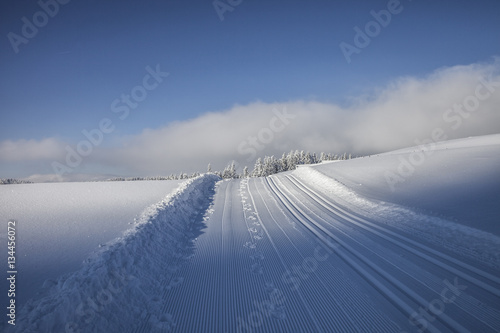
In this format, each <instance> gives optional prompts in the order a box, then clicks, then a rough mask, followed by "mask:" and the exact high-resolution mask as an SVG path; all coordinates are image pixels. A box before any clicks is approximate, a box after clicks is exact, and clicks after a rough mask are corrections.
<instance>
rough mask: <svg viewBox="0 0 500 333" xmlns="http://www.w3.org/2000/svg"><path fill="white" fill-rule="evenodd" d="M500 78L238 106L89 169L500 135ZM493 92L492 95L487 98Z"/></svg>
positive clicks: (471, 75) (44, 153)
mask: <svg viewBox="0 0 500 333" xmlns="http://www.w3.org/2000/svg"><path fill="white" fill-rule="evenodd" d="M499 72H500V59H499V58H496V59H495V60H494V61H493V62H491V63H487V64H473V65H469V66H456V67H451V68H442V69H439V70H436V71H435V72H434V73H432V74H430V75H428V76H426V77H420V78H415V77H406V78H400V79H398V80H395V81H394V82H392V83H391V84H389V85H387V86H386V87H383V88H377V89H374V91H373V92H372V94H371V95H370V96H363V97H359V98H355V99H353V100H352V103H351V105H350V106H348V107H341V106H338V105H335V104H327V103H320V102H316V101H293V102H289V103H262V102H256V103H252V104H249V105H244V106H241V105H237V106H234V107H233V108H231V109H230V110H226V111H221V112H212V113H207V114H204V115H201V116H199V117H197V118H195V119H191V120H187V121H181V122H175V123H171V124H169V125H167V126H165V127H161V128H158V129H145V130H143V132H142V133H140V134H138V135H135V136H131V137H126V138H121V139H120V140H118V142H121V145H120V146H114V147H96V148H95V149H94V151H93V153H92V154H91V155H90V156H88V157H85V158H84V163H83V164H82V165H85V163H87V164H90V165H93V166H94V167H93V170H94V171H95V170H96V166H99V165H101V166H102V167H103V169H105V170H107V172H108V173H109V170H113V169H116V170H120V172H124V171H125V172H127V173H129V174H130V175H142V176H144V175H167V174H169V173H171V172H175V173H178V172H180V171H184V172H193V171H204V170H205V168H206V164H207V163H208V162H212V164H213V165H214V167H215V168H221V167H223V166H224V165H225V163H227V162H228V161H230V160H233V159H234V160H237V161H238V162H240V164H242V165H245V164H247V165H249V166H250V167H252V166H253V163H254V159H251V158H250V157H253V156H251V155H252V154H251V153H250V148H251V147H252V146H253V147H257V146H255V142H257V144H258V145H259V146H258V148H259V149H257V148H256V149H255V151H256V152H258V154H259V155H261V156H262V155H264V154H266V155H271V154H274V155H278V154H281V153H282V152H285V151H289V150H291V149H299V150H309V151H315V152H318V153H319V152H321V151H328V152H336V153H343V152H350V153H353V154H367V153H375V152H383V151H388V150H392V149H397V148H402V147H407V146H412V145H415V141H416V140H417V139H418V140H423V139H427V138H430V136H431V132H432V131H433V130H434V129H435V128H441V129H442V130H443V132H444V133H445V135H446V136H447V137H448V138H449V139H453V138H460V137H466V136H472V135H483V134H492V133H500V75H499ZM481 78H483V80H484V79H486V80H488V81H490V84H489V85H488V87H485V86H484V84H483V85H482V86H481V81H480V79H481ZM478 86H481V87H480V88H479V92H480V93H481V96H482V99H481V100H480V99H477V98H476V100H477V101H478V103H479V104H478V105H477V108H476V109H475V110H474V111H471V112H469V111H467V110H465V111H462V112H463V113H462V115H460V114H459V113H457V112H454V111H453V110H450V108H452V107H453V106H454V104H463V103H464V102H466V101H468V102H471V101H474V98H475V97H474V96H475V94H476V93H477V91H476V90H477V89H478ZM488 89H490V90H493V92H491V91H490V90H488ZM486 93H489V96H488V97H487V98H483V97H484V95H485V94H486ZM284 108H286V110H287V113H289V114H292V115H293V116H294V118H293V119H288V122H289V123H288V124H287V125H286V126H284V127H283V126H281V125H282V122H280V121H279V119H278V120H274V121H273V119H274V118H276V114H275V112H276V111H273V110H278V111H282V110H284ZM273 129H274V130H273ZM259 134H260V139H259ZM271 136H272V140H270V138H271ZM252 138H257V139H256V140H257V141H255V139H252ZM252 140H253V141H252ZM61 147H62V145H61V143H59V142H57V141H56V140H54V139H46V140H43V141H41V142H35V141H33V140H30V141H18V142H17V143H12V142H10V141H7V142H2V143H0V159H2V160H4V161H22V160H23V159H24V160H33V159H47V158H49V157H50V158H54V159H56V156H59V157H58V158H59V159H60V160H61V162H64V157H61V156H60V153H61V151H63V152H64V150H63V149H62V148H61ZM242 147H243V148H242ZM260 148H262V149H260ZM249 159H250V161H249ZM78 172H81V170H77V169H75V173H78Z"/></svg>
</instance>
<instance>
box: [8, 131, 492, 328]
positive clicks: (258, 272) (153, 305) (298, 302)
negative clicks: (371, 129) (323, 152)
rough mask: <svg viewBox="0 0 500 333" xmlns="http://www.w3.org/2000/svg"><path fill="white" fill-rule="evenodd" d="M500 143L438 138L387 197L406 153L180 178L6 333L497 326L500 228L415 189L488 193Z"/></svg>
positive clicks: (450, 197)
mask: <svg viewBox="0 0 500 333" xmlns="http://www.w3.org/2000/svg"><path fill="white" fill-rule="evenodd" d="M497 140H498V137H497V136H490V137H483V138H471V139H468V140H465V141H462V142H449V143H446V144H444V143H443V144H439V145H437V146H441V147H442V149H437V148H436V149H434V150H433V152H434V154H433V155H431V156H429V158H428V159H426V161H425V163H421V164H420V165H418V168H415V170H414V172H413V173H411V174H408V175H407V176H406V178H405V179H406V180H405V181H404V182H401V183H398V184H397V185H398V186H397V187H395V191H392V190H391V189H390V188H388V185H387V182H386V177H385V173H386V171H391V170H393V168H394V167H395V168H396V170H397V167H398V166H397V164H396V166H394V164H393V162H396V163H398V162H400V159H399V157H401V156H402V157H407V158H410V157H409V156H410V155H409V154H411V153H412V152H413V151H414V150H415V149H410V150H407V151H399V152H392V153H388V154H383V155H380V156H377V157H366V158H362V159H357V160H351V161H342V162H334V163H326V164H322V165H315V166H303V167H300V168H299V169H297V170H296V171H294V172H287V173H282V174H278V175H273V176H271V177H267V178H250V179H237V180H225V181H220V182H218V180H219V179H218V178H217V177H216V176H213V175H204V176H201V177H199V178H196V179H194V180H190V181H188V182H187V183H185V184H184V185H182V186H181V188H180V189H179V190H178V191H176V192H175V193H174V194H173V195H171V196H170V197H169V198H167V199H165V200H164V201H162V202H160V203H159V204H157V205H154V206H151V207H150V208H149V209H148V210H147V211H145V213H144V214H143V215H142V217H141V218H140V220H139V223H138V225H137V226H136V228H135V229H134V230H133V231H130V232H129V233H128V234H127V235H126V236H125V237H123V238H122V239H119V240H118V241H115V242H113V243H110V244H108V245H106V246H105V247H104V248H103V249H102V251H101V252H99V253H96V255H95V256H94V257H93V258H92V259H91V260H89V261H88V262H87V263H86V264H85V265H84V266H83V267H82V268H81V269H79V270H78V271H76V272H74V273H71V274H67V275H65V276H61V277H59V278H58V279H57V280H56V281H54V283H53V284H52V285H47V286H46V288H45V289H44V292H43V295H39V296H38V297H37V298H35V299H33V300H31V301H29V302H28V304H27V305H26V306H25V307H23V308H22V310H21V312H20V313H19V318H18V320H19V321H18V322H19V326H17V327H16V330H14V331H19V332H123V331H125V332H134V333H145V332H231V333H232V332H443V333H444V332H498V331H500V278H499V277H500V252H499V250H498V249H499V248H500V238H499V237H498V236H497V235H495V234H494V233H492V232H488V231H486V230H484V229H485V228H483V230H480V229H478V228H473V227H471V225H474V226H482V224H481V222H482V221H481V220H480V219H479V218H478V219H477V220H474V221H472V222H471V221H469V222H468V224H469V225H466V224H467V223H463V222H461V223H456V222H454V221H451V220H449V219H446V218H444V217H445V216H448V215H446V214H445V213H441V214H435V211H431V209H430V207H429V206H428V201H429V200H426V199H427V198H425V197H423V196H425V195H432V194H435V193H439V194H440V195H441V197H439V198H437V199H438V200H441V202H442V203H443V204H445V203H448V204H449V208H450V209H451V210H450V211H451V212H452V213H455V210H454V209H453V207H454V208H455V209H462V207H460V205H459V204H458V203H457V202H456V201H455V200H457V196H456V195H457V193H456V192H458V191H461V192H466V191H474V193H476V194H477V195H479V196H480V197H481V198H482V199H484V195H486V194H488V193H489V192H488V185H489V184H488V182H487V181H486V180H485V179H484V178H485V177H486V176H485V175H489V176H491V178H493V179H491V180H490V181H491V182H492V183H495V181H496V180H495V175H496V173H495V170H496V169H497V165H496V161H497V156H498V144H497V143H496V142H497ZM473 141H475V142H473ZM443 145H444V146H443ZM451 147H453V148H451ZM447 148H448V149H447ZM478 156H481V158H476V157H478ZM431 157H432V159H431ZM434 158H435V159H434ZM468 159H472V160H475V163H469V162H468ZM478 161H479V162H478ZM458 162H460V163H462V165H463V164H465V165H466V166H467V167H468V168H472V170H468V171H467V172H469V173H470V174H468V177H467V178H465V179H464V178H462V177H460V175H461V172H462V169H461V168H460V167H458V166H455V164H454V163H458ZM443 164H445V165H443ZM396 172H397V171H396ZM450 175H451V176H452V178H451V179H447V177H449V176H450ZM412 177H414V178H412ZM422 182H423V183H422ZM359 184H362V185H359ZM214 186H215V187H214ZM414 190H415V191H417V194H418V195H417V194H414V193H413V192H412V191H414ZM426 191H427V192H426ZM483 191H486V194H485V193H484V192H483ZM398 200H402V201H401V202H399V201H398ZM481 202H483V201H481ZM402 203H403V204H402ZM467 204H468V205H469V206H468V207H469V208H471V207H472V209H475V207H476V208H477V206H474V205H475V201H470V202H467ZM486 206H488V205H486ZM488 207H489V206H488ZM488 209H491V213H495V212H496V213H497V214H498V213H499V211H498V209H496V210H495V208H494V207H489V208H488ZM437 215H439V216H437ZM486 225H487V226H490V227H491V224H486ZM493 229H494V228H493ZM60 250H65V249H64V248H62V249H60Z"/></svg>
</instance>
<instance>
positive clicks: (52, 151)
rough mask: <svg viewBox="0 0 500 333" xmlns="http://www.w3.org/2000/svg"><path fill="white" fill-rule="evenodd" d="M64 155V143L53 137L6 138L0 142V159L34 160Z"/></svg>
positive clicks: (14, 160) (5, 160) (56, 157)
mask: <svg viewBox="0 0 500 333" xmlns="http://www.w3.org/2000/svg"><path fill="white" fill-rule="evenodd" d="M62 156H64V143H62V142H60V141H58V140H57V139H54V138H47V139H43V140H40V141H37V140H24V139H21V140H17V141H11V140H6V141H2V142H0V161H2V162H16V161H35V160H50V159H58V158H61V157H62Z"/></svg>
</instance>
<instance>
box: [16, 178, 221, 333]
mask: <svg viewBox="0 0 500 333" xmlns="http://www.w3.org/2000/svg"><path fill="white" fill-rule="evenodd" d="M219 180H220V178H219V177H218V176H216V175H213V174H205V175H202V176H199V177H197V178H193V179H190V180H188V181H186V182H184V183H182V184H181V185H180V186H179V188H178V189H177V190H176V191H174V192H173V193H172V194H170V195H169V196H167V197H166V198H165V199H164V200H162V201H161V202H159V203H157V204H155V205H152V206H150V207H148V208H146V209H145V210H144V212H143V214H142V215H141V217H140V218H139V220H138V221H136V225H135V226H134V228H132V229H131V230H128V231H127V232H126V233H125V234H124V235H123V237H121V238H119V239H117V240H115V241H114V242H112V243H110V244H108V245H105V246H104V247H103V248H102V249H101V250H100V251H99V252H98V253H96V254H95V255H94V256H93V257H91V258H89V259H88V260H86V261H85V263H84V265H83V267H82V268H81V269H80V270H78V271H76V272H74V273H71V274H68V275H65V276H62V277H60V278H59V279H58V280H57V281H46V282H45V284H44V289H43V290H42V291H41V292H40V293H39V295H38V296H37V298H36V299H32V300H30V301H28V302H27V304H26V305H25V306H24V307H23V308H22V309H21V310H20V312H19V314H18V318H17V319H18V320H16V326H15V327H11V329H13V330H12V331H14V332H67V333H70V332H71V333H72V332H110V331H128V330H131V329H133V328H134V327H135V325H137V324H139V323H141V322H144V321H148V322H149V323H150V324H151V326H152V327H154V328H155V329H157V330H162V329H167V330H168V329H169V328H173V327H175V323H174V322H173V321H172V316H170V315H169V314H168V313H163V312H162V306H161V302H160V300H161V296H162V295H161V294H162V292H163V291H165V290H169V289H171V288H173V287H175V286H177V285H178V284H180V283H182V279H181V278H179V277H176V272H177V270H178V268H179V266H180V265H181V264H182V262H183V261H185V260H186V259H187V258H189V257H190V256H191V255H192V254H193V252H194V246H193V240H194V239H195V238H196V237H198V235H200V234H201V233H202V231H201V230H202V229H203V228H204V226H205V225H204V222H203V215H204V214H205V213H206V210H207V208H208V207H209V205H210V202H211V200H212V196H213V194H214V186H215V183H216V182H217V181H219ZM123 314H127V315H123Z"/></svg>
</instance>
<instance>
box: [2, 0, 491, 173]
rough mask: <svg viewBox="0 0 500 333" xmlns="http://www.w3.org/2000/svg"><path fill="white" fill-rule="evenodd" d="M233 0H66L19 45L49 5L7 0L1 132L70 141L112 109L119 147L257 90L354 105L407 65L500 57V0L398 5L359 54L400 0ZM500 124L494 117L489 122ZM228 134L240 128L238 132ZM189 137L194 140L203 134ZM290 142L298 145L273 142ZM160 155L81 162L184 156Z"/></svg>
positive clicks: (109, 166) (410, 71)
mask: <svg viewBox="0 0 500 333" xmlns="http://www.w3.org/2000/svg"><path fill="white" fill-rule="evenodd" d="M53 1H55V0H53ZM42 2H44V3H50V2H51V1H45V0H42ZM61 2H63V1H61ZM221 3H224V4H226V5H227V4H228V3H233V4H237V5H236V6H234V7H232V11H226V12H224V14H223V17H224V20H222V21H221V20H220V17H219V15H218V13H217V11H216V9H215V8H214V5H213V3H212V1H207V0H204V1H200V0H193V1H165V0H162V1H142V2H141V1H131V0H128V1H106V2H103V1H75V0H73V1H70V2H68V3H67V4H64V5H61V4H59V10H58V13H57V14H55V15H54V17H50V18H49V19H48V23H47V24H46V25H44V26H42V27H40V28H39V29H38V33H37V34H36V35H35V36H34V37H33V38H27V41H28V42H27V43H26V44H19V45H18V46H17V47H18V52H17V53H16V52H15V47H13V45H12V43H11V42H10V41H9V38H8V34H9V33H15V34H17V35H20V36H21V35H22V31H21V30H22V27H23V24H24V23H23V21H22V18H23V17H26V18H28V20H29V21H30V22H33V15H35V14H36V13H37V12H39V11H41V10H42V9H41V7H40V5H39V4H38V3H37V2H36V1H15V0H6V1H2V3H1V4H0V13H1V14H0V15H1V18H0V31H1V34H2V36H4V37H3V38H2V39H1V42H0V77H1V80H0V115H1V118H0V124H1V125H0V144H3V145H4V146H5V145H6V144H7V143H8V144H10V146H12V147H13V146H15V145H16V144H20V143H23V142H25V141H30V140H31V141H30V142H32V143H33V142H34V144H35V143H36V144H39V143H40V142H42V141H43V140H52V141H51V142H52V143H54V142H56V143H57V144H54V149H60V148H61V147H64V146H65V145H75V144H77V143H78V142H79V140H82V139H84V137H83V136H82V133H81V132H82V130H84V129H87V130H90V129H92V128H96V127H97V126H98V124H99V121H100V120H101V119H103V118H109V119H111V120H112V121H113V124H114V125H115V129H114V131H113V133H111V134H109V135H106V136H105V137H104V139H103V142H102V144H100V147H96V148H100V149H101V148H102V149H104V148H106V147H107V148H108V149H114V150H115V151H116V150H118V149H121V148H124V147H126V146H127V142H130V140H132V141H133V140H135V139H137V136H140V135H142V134H144V130H145V129H150V130H162V129H163V128H167V129H168V128H170V130H172V126H175V124H183V123H185V122H192V121H196V119H199V118H200V117H203V116H204V115H206V114H207V112H212V113H218V112H221V113H223V114H224V112H226V113H227V112H229V111H230V110H233V109H234V108H235V107H237V106H238V105H239V106H249V105H255V103H261V104H259V105H269V106H271V105H272V106H273V107H275V106H276V105H278V104H279V105H286V103H291V102H295V101H306V102H317V103H324V104H329V105H336V106H339V107H343V108H345V110H344V111H343V112H346V113H347V112H354V111H352V109H351V106H352V103H353V100H354V101H356V100H358V99H359V98H360V96H371V97H370V98H373V93H374V91H378V90H380V89H382V90H383V89H386V88H387V87H388V86H391V84H393V83H394V82H397V80H400V79H401V78H408V77H412V78H415V79H423V80H425V78H426V77H428V76H429V75H431V74H432V73H434V72H435V71H437V70H440V69H442V68H450V67H453V66H468V65H471V64H487V65H488V64H489V65H491V64H492V63H495V64H497V62H495V60H493V59H494V58H495V57H496V56H498V55H500V42H499V41H500V3H499V2H498V1H494V0H492V1H451V0H450V1H426V0H418V1H417V0H413V1H409V0H402V1H400V4H399V6H397V8H399V11H400V12H399V13H398V14H392V15H391V21H390V23H389V24H388V25H387V26H386V27H381V29H380V32H379V33H378V34H377V35H376V36H374V37H372V38H371V42H370V44H369V45H368V46H367V47H365V48H362V49H360V52H359V53H358V54H353V55H352V57H351V63H348V62H347V61H346V58H345V57H344V55H343V53H342V52H341V49H340V47H339V44H340V43H341V42H346V43H349V44H352V45H354V40H353V39H354V36H355V31H354V30H353V28H354V27H355V26H358V27H360V28H361V29H362V30H363V29H364V27H365V25H366V24H367V23H368V22H370V21H373V20H374V18H373V17H372V15H371V14H370V12H371V11H372V10H374V11H375V12H379V11H380V10H387V8H388V3H391V2H390V1H389V2H388V1H326V0H324V1H323V0H315V1H286V2H285V1H273V0H266V1H247V0H243V1H236V0H233V1H231V2H227V1H221ZM238 3H239V4H238ZM394 3H395V4H397V1H396V2H394ZM394 3H393V4H394ZM157 65H159V67H160V68H161V70H162V71H164V72H168V73H169V76H168V77H166V78H165V79H164V80H163V82H161V83H160V84H159V85H158V87H157V88H155V89H154V90H152V91H148V95H147V97H146V98H145V99H144V100H143V101H141V102H140V103H138V104H139V105H138V106H137V108H135V109H133V110H131V111H130V115H129V116H128V117H127V118H126V119H124V120H123V121H121V120H119V119H118V116H117V114H116V113H113V112H112V110H111V106H110V105H111V104H112V102H113V101H114V100H115V99H117V98H120V96H121V95H122V94H130V93H131V90H132V89H133V88H134V87H136V86H137V85H139V84H141V83H142V82H143V78H144V76H145V75H146V74H147V73H148V72H147V70H146V67H148V66H149V67H150V68H155V67H156V66H157ZM495 66H496V65H495ZM495 66H494V67H495ZM495 68H496V67H495ZM377 96H378V95H377ZM242 112H243V111H242ZM245 112H246V113H242V115H241V116H242V117H248V118H252V117H253V115H252V108H249V109H248V110H246V111H245ZM341 117H342V115H339V117H338V119H341ZM265 123H266V119H265V118H264V119H263V124H265ZM256 126H257V125H256ZM258 129H259V127H258V126H257V127H256V128H255V129H254V131H258ZM249 131H250V132H251V130H249ZM491 131H495V129H491V128H488V129H487V131H486V132H491ZM474 133H476V132H474ZM184 134H185V135H186V136H190V135H191V136H192V135H194V133H184ZM477 134H482V133H481V132H480V131H479V133H477ZM134 138H135V139H134ZM23 140H24V141H23ZM227 140H240V141H241V139H240V138H235V137H234V136H228V137H227ZM188 141H189V140H186V143H185V145H186V149H185V151H189V148H188V146H189V145H195V144H196V142H191V143H189V142H188ZM299 143H300V142H299ZM161 144H165V143H161ZM168 144H175V145H183V142H170V143H168ZM299 145H300V144H299ZM21 146H22V145H21ZM45 146H46V145H45ZM45 146H44V145H42V146H41V147H45ZM280 146H281V147H283V148H289V147H288V146H287V145H285V144H282V145H275V147H274V148H275V149H278V148H279V147H280ZM34 147H35V148H36V145H35V146H34ZM324 147H325V148H328V145H325V146H324ZM324 147H322V148H324ZM347 147H352V145H351V146H349V145H347ZM21 148H22V147H21ZM21 148H19V149H18V152H19V154H21V155H22V154H23V153H22V152H21ZM35 148H33V149H35ZM297 148H299V149H300V148H303V147H297ZM331 148H332V149H334V148H336V146H335V145H332V147H331ZM36 149H38V148H36ZM50 149H52V148H50ZM318 150H319V149H318ZM362 150H363V149H360V151H362ZM364 150H365V151H368V150H369V149H364ZM8 151H9V150H5V149H4V150H0V152H3V154H4V156H1V155H0V159H1V160H2V167H1V168H0V177H28V176H30V175H33V174H49V173H53V170H52V169H53V168H51V167H50V166H51V162H53V160H54V158H49V157H47V156H49V155H50V156H55V155H57V154H55V155H51V154H46V155H43V154H42V157H37V156H28V155H29V154H30V153H32V152H31V151H30V150H29V149H28V150H27V151H26V154H27V155H26V156H25V158H23V156H18V157H16V158H15V159H14V160H15V161H13V158H9V157H8V156H5V154H7V153H8ZM95 151H96V152H97V149H96V150H95ZM235 151H236V149H235ZM60 154H63V153H61V152H59V155H60ZM156 154H161V149H158V151H156ZM95 155H99V154H97V153H96V154H95ZM181 155H182V154H181ZM61 156H62V155H61ZM230 157H231V153H230V152H224V154H221V155H220V156H219V155H217V153H216V152H215V150H214V157H213V159H214V160H218V159H221V161H222V158H230ZM169 158H170V159H175V158H180V157H177V156H170V157H169ZM206 158H210V156H205V157H204V159H206ZM234 158H236V157H234ZM153 160H154V159H152V161H153ZM161 163H164V165H162V168H161V169H158V170H154V169H138V168H130V169H128V168H127V166H126V162H124V164H120V159H117V160H115V161H106V162H102V163H101V162H99V160H98V159H97V157H94V160H93V161H92V162H91V163H90V162H89V163H85V162H83V163H82V164H81V166H79V167H78V168H75V170H74V173H87V174H104V173H105V174H113V175H115V174H117V175H122V174H123V175H132V174H149V173H150V172H160V171H161V170H165V171H166V172H167V171H168V172H178V171H180V170H179V169H181V168H183V167H182V164H179V165H176V166H175V167H174V166H172V167H170V165H169V163H168V162H167V161H164V162H161ZM200 163H201V160H200ZM203 163H205V162H203ZM250 164H251V163H250ZM190 168H193V164H192V163H191V162H188V161H186V167H185V169H186V170H189V169H190ZM76 169H77V170H76Z"/></svg>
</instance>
